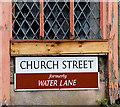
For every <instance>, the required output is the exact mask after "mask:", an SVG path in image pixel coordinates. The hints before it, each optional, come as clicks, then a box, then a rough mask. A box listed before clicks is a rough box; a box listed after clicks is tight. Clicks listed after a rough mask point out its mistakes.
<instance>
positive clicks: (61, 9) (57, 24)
mask: <svg viewBox="0 0 120 107" xmlns="http://www.w3.org/2000/svg"><path fill="white" fill-rule="evenodd" d="M69 33H70V2H66V0H65V2H60V1H59V0H57V1H56V0H52V2H48V0H44V36H45V37H44V39H70V37H69Z"/></svg>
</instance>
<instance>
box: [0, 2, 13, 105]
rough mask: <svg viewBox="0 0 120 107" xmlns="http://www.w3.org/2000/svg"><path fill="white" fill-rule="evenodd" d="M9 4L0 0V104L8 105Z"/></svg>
mask: <svg viewBox="0 0 120 107" xmlns="http://www.w3.org/2000/svg"><path fill="white" fill-rule="evenodd" d="M11 6H12V5H11V3H9V2H3V1H2V0H0V104H1V105H7V104H9V103H10V51H9V47H10V38H11V36H12V33H11V28H12V27H11V26H12V17H10V16H11V14H12V13H11V10H10V9H11Z"/></svg>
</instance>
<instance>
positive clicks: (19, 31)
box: [12, 0, 40, 39]
mask: <svg viewBox="0 0 120 107" xmlns="http://www.w3.org/2000/svg"><path fill="white" fill-rule="evenodd" d="M17 1H19V0H15V2H14V3H13V6H12V11H13V12H12V15H13V39H39V34H40V3H39V0H36V2H29V1H28V2H26V0H23V2H17Z"/></svg>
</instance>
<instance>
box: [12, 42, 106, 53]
mask: <svg viewBox="0 0 120 107" xmlns="http://www.w3.org/2000/svg"><path fill="white" fill-rule="evenodd" d="M80 53H82V54H83V53H86V54H88V53H93V54H94V53H108V42H107V41H93V42H92V41H73V42H69V41H61V42H58V41H54V42H52V41H51V42H50V41H49V42H48V41H42V42H40V41H39V42H38V41H37V42H35V41H23V42H22V41H11V55H42V54H44V55H45V54H80Z"/></svg>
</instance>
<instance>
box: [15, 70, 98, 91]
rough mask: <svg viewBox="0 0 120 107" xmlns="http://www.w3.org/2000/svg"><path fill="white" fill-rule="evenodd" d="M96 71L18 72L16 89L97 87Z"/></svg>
mask: <svg viewBox="0 0 120 107" xmlns="http://www.w3.org/2000/svg"><path fill="white" fill-rule="evenodd" d="M98 82H99V81H98V72H95V73H27V74H16V89H17V90H25V89H27V90H29V89H33V90H34V89H38V90H40V89H48V90H49V89H50V90H51V89H58V90H59V89H61V90H64V89H90V88H93V89H97V88H98V87H99V86H98Z"/></svg>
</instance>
